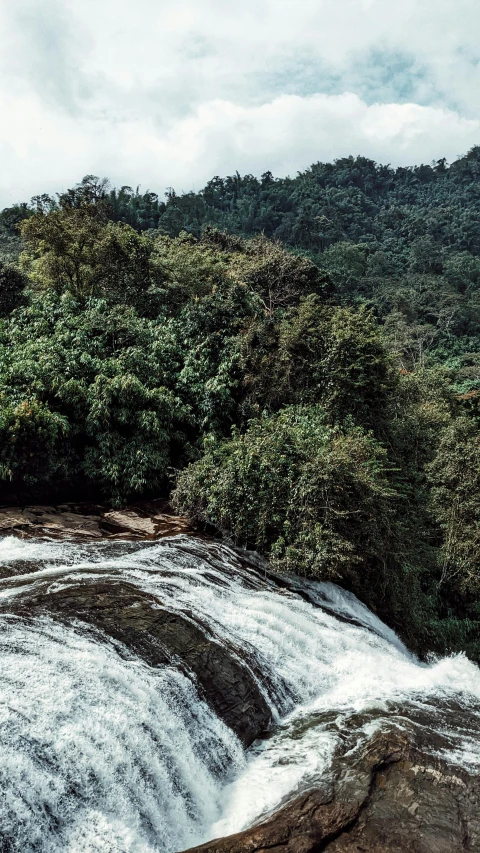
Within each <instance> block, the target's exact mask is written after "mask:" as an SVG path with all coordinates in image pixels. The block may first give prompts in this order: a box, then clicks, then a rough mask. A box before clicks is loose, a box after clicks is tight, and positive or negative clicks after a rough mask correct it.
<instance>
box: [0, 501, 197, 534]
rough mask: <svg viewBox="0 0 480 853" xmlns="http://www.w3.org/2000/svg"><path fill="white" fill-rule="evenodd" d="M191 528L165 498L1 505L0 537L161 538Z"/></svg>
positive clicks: (185, 531)
mask: <svg viewBox="0 0 480 853" xmlns="http://www.w3.org/2000/svg"><path fill="white" fill-rule="evenodd" d="M190 530H191V528H190V525H189V523H188V521H187V520H186V519H185V518H181V517H179V516H176V515H174V514H173V513H172V511H171V509H170V507H169V506H168V504H167V503H166V502H165V501H150V502H142V503H139V504H136V505H134V506H130V507H127V508H126V509H122V510H112V509H109V508H107V507H104V506H101V505H98V504H87V503H81V504H60V505H58V506H41V505H34V506H25V507H13V506H4V507H0V536H11V535H13V536H19V537H21V538H22V539H31V538H37V539H38V538H40V539H74V540H77V541H83V542H88V541H96V540H100V539H129V540H139V539H160V538H161V537H162V536H173V535H174V534H176V533H188V532H189V531H190Z"/></svg>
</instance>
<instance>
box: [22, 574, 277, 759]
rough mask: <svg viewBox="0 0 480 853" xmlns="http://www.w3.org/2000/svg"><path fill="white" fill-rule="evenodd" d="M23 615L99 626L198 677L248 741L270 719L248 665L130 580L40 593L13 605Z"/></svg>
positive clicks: (150, 657) (156, 660)
mask: <svg viewBox="0 0 480 853" xmlns="http://www.w3.org/2000/svg"><path fill="white" fill-rule="evenodd" d="M9 612H10V613H16V614H18V615H22V616H23V617H24V618H31V617H35V616H37V615H40V614H43V615H45V614H47V615H49V616H53V617H55V618H60V619H62V621H65V623H66V624H71V623H72V620H78V619H79V620H81V621H83V622H85V623H87V624H88V625H89V626H93V627H95V628H98V629H100V630H101V631H102V632H104V633H105V634H107V635H108V636H109V637H111V638H113V639H114V640H117V641H120V642H121V643H122V644H123V645H124V646H126V647H127V649H129V650H130V651H132V652H134V653H135V654H136V655H138V656H140V657H141V658H142V659H143V660H144V661H145V662H146V663H148V664H150V665H151V666H160V665H165V664H172V665H174V666H175V667H177V668H179V669H183V670H184V671H185V672H186V673H187V674H188V675H190V676H192V675H193V677H194V678H195V680H196V683H197V685H198V688H199V692H200V694H201V695H202V696H203V697H204V698H205V699H206V701H207V702H208V703H209V705H210V706H211V707H212V708H213V709H214V710H215V712H216V713H217V714H218V716H219V717H220V718H221V719H222V720H223V721H224V722H225V723H226V724H227V725H228V726H230V728H232V729H233V731H234V732H235V733H236V734H237V735H238V737H239V738H240V740H241V741H242V743H243V744H245V745H249V744H250V743H252V741H253V740H255V738H256V737H258V736H259V734H260V733H261V732H262V731H264V730H265V729H266V728H267V727H268V726H269V724H270V722H271V713H270V709H269V707H268V705H267V703H266V701H265V699H264V697H263V695H262V693H261V691H260V689H259V687H258V685H257V682H256V680H255V678H254V676H253V674H252V672H251V670H250V668H249V666H248V665H247V663H246V662H245V661H244V660H242V659H241V657H239V656H238V654H237V653H236V651H235V650H233V649H229V648H228V647H227V646H225V644H224V643H220V642H217V640H216V639H215V637H213V636H212V635H211V633H210V632H209V631H208V629H207V628H206V627H205V626H203V625H199V624H198V623H196V622H194V621H193V619H192V618H191V616H190V614H188V613H185V612H172V611H171V610H168V609H166V608H165V607H163V606H162V602H161V600H160V599H159V598H156V597H155V596H153V595H151V594H148V593H144V592H142V591H141V590H138V589H137V588H136V587H135V586H133V585H132V584H129V583H126V582H112V581H111V580H109V581H108V582H93V583H91V582H90V583H85V584H79V585H76V586H69V587H68V588H63V589H58V590H50V591H47V592H41V593H39V594H37V595H33V596H29V598H28V601H21V600H20V601H17V603H16V604H13V605H12V606H9Z"/></svg>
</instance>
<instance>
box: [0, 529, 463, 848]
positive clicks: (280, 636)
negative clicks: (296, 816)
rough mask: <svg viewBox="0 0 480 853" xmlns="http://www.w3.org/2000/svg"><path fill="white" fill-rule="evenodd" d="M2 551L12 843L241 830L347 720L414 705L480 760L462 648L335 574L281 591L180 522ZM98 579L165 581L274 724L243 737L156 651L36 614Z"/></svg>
mask: <svg viewBox="0 0 480 853" xmlns="http://www.w3.org/2000/svg"><path fill="white" fill-rule="evenodd" d="M0 566H2V567H3V569H2V572H3V574H4V575H8V576H7V577H4V578H3V580H0V791H1V797H0V850H1V851H2V853H3V851H5V853H7V851H8V853H17V852H18V853H20V851H21V853H80V851H82V853H99V851H102V853H160V851H162V853H163V851H166V853H169V851H175V850H181V849H182V848H185V847H188V846H190V845H194V844H198V843H201V842H203V841H206V840H208V839H210V838H213V837H216V836H219V835H226V834H228V833H231V832H235V831H238V830H240V829H243V828H245V827H246V826H249V825H251V824H252V823H254V822H255V821H256V820H258V818H259V817H261V816H262V815H264V814H266V813H268V812H269V811H271V810H273V809H274V808H275V807H277V806H278V805H279V804H280V803H282V802H284V801H285V800H287V799H288V798H289V797H292V796H293V795H295V794H296V793H297V792H298V791H301V790H304V789H306V788H308V787H310V786H313V785H315V784H318V783H319V781H321V779H322V777H323V776H324V775H325V774H327V773H328V768H329V765H330V762H331V760H332V756H333V754H334V751H335V749H336V747H337V745H338V743H339V740H340V739H341V738H342V736H343V732H344V730H345V729H346V728H348V729H349V730H350V731H351V730H352V727H353V728H354V729H355V732H356V736H357V737H358V738H361V737H362V736H364V737H366V736H367V734H368V732H369V731H371V730H372V727H378V726H382V725H383V724H384V723H385V721H386V720H388V721H389V722H390V723H391V722H392V721H393V722H394V723H395V724H398V725H401V724H402V719H403V720H404V719H405V717H408V716H412V715H414V714H415V713H417V714H422V713H423V715H424V717H425V718H426V719H428V720H429V723H428V724H429V725H432V727H434V728H436V729H437V730H438V729H441V730H442V731H443V733H444V735H445V738H446V739H447V741H448V744H449V757H450V760H451V761H457V762H459V763H470V764H472V763H473V764H475V763H478V765H480V742H479V739H478V729H477V732H475V731H474V730H471V729H469V727H468V725H466V724H464V723H460V722H459V718H458V715H456V714H455V711H454V710H449V709H450V708H451V707H452V708H453V707H454V708H457V709H458V708H463V709H465V711H466V712H468V715H469V717H468V718H469V719H471V720H474V721H476V723H478V726H480V671H479V670H478V668H477V667H476V666H474V665H473V664H472V663H470V662H469V661H468V660H467V659H466V658H465V657H464V656H462V655H457V656H453V657H450V658H445V659H443V660H438V661H434V662H431V663H429V664H428V665H427V664H423V663H420V662H419V661H417V660H416V659H415V658H414V657H413V656H412V655H411V654H409V652H408V651H407V650H406V649H405V647H404V646H403V645H402V643H401V642H400V641H399V640H398V638H397V637H396V636H395V635H394V634H393V633H392V632H391V631H390V630H389V629H388V628H387V627H386V626H385V625H383V624H382V623H381V622H380V621H379V620H378V619H376V617H375V616H373V614H371V613H370V612H369V611H368V610H367V609H366V608H365V607H364V606H363V605H362V604H361V603H360V602H359V601H357V599H355V597H354V596H352V595H351V594H349V593H346V592H343V591H342V590H340V589H339V588H337V587H335V586H333V585H332V584H320V583H311V582H310V583H303V582H298V589H299V591H300V590H301V591H302V594H303V597H300V596H299V595H297V594H296V593H295V585H296V582H295V581H293V582H292V585H291V588H290V589H289V590H287V589H284V588H281V587H279V586H278V585H277V584H276V583H275V580H274V579H272V578H270V577H267V576H263V575H262V572H261V571H255V570H254V569H252V568H249V567H248V566H246V565H245V564H244V563H243V562H242V561H241V560H240V559H239V558H238V556H237V555H236V554H235V553H234V552H232V551H231V550H230V549H228V548H227V547H224V546H221V545H219V544H216V543H202V542H200V541H198V540H196V539H192V538H189V537H186V536H178V537H173V538H171V539H168V540H163V541H162V542H160V543H149V544H148V545H146V544H145V543H143V544H142V545H139V544H132V543H120V542H118V541H117V542H115V543H111V542H106V543H101V544H95V545H93V544H89V545H83V546H79V545H75V544H72V543H45V542H38V543H35V542H31V541H30V542H22V541H20V540H16V539H12V538H6V539H3V540H2V541H1V542H0ZM99 578H100V579H101V580H102V581H103V582H116V581H118V580H121V581H123V582H127V583H128V584H130V585H133V586H134V587H135V588H137V589H138V590H141V591H142V593H145V594H149V595H152V596H156V597H157V599H158V597H159V596H160V597H161V602H162V606H163V607H165V608H168V610H169V611H171V612H178V613H183V614H188V618H189V619H191V620H193V621H195V623H197V624H199V625H202V626H203V627H204V629H205V630H206V631H208V633H209V635H210V636H212V637H214V638H215V641H216V642H218V643H222V644H223V645H225V646H228V649H229V650H230V653H231V654H232V655H234V656H235V655H237V656H238V657H241V658H242V659H243V661H246V665H247V666H248V667H249V670H250V672H251V673H252V675H253V677H254V678H255V679H256V680H257V682H258V684H259V688H260V689H261V691H262V692H263V694H264V696H265V697H266V698H267V701H268V704H269V706H270V708H271V710H272V719H273V721H274V723H275V724H274V726H273V728H272V730H271V732H270V733H269V734H268V736H266V737H265V738H264V739H261V740H259V741H257V742H256V743H255V744H253V746H252V747H250V748H249V749H248V750H246V751H244V750H243V749H242V747H241V745H240V742H239V740H238V739H237V737H236V736H235V735H234V734H233V733H232V731H231V730H230V729H229V728H228V727H227V726H226V725H225V723H224V722H222V721H221V720H220V719H219V718H218V716H217V715H216V714H215V713H214V711H213V710H212V709H211V708H210V707H209V705H208V704H207V703H206V702H205V701H204V700H203V699H202V698H201V697H200V695H199V691H198V685H197V683H196V681H195V679H194V678H193V677H191V675H190V674H189V672H188V671H184V670H183V669H182V668H180V669H177V668H175V667H174V666H173V665H169V666H166V665H165V666H159V667H153V666H149V665H148V664H147V663H145V662H144V661H143V660H142V659H140V658H139V657H138V656H137V655H136V654H134V653H133V652H132V651H130V650H129V649H127V648H126V647H125V646H124V645H122V643H121V642H118V641H114V640H112V639H111V638H109V637H107V636H106V635H103V634H102V633H101V631H99V630H98V629H96V628H94V627H92V626H89V625H87V624H85V623H84V622H83V621H80V620H79V619H77V618H76V617H75V614H72V616H71V619H70V620H69V622H68V624H67V623H66V622H65V619H63V620H62V621H59V620H57V619H55V618H52V616H48V615H45V614H38V613H36V612H32V613H31V614H30V613H29V611H28V602H29V601H30V600H33V598H34V597H35V596H38V594H39V593H41V592H58V591H61V590H63V589H68V588H70V587H72V586H75V585H78V584H82V585H83V586H84V587H85V588H88V585H89V584H92V583H93V582H96V581H98V579H99ZM305 595H307V596H308V598H309V599H310V600H309V601H308V600H305ZM157 599H156V600H157ZM19 602H21V603H22V608H21V609H20V610H19V609H18V607H17V605H18V603H19Z"/></svg>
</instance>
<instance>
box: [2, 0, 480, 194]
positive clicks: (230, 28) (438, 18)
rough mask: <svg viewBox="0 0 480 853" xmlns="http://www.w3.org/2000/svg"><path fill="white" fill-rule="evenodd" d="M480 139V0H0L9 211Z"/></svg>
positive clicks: (427, 151) (427, 154)
mask: <svg viewBox="0 0 480 853" xmlns="http://www.w3.org/2000/svg"><path fill="white" fill-rule="evenodd" d="M477 143H480V2H479V0H235V2H233V0H0V209H1V208H2V207H4V206H5V205H7V204H10V203H12V202H15V201H20V200H27V199H29V198H30V196H32V195H33V194H35V193H40V192H45V191H47V192H54V191H55V190H61V189H64V188H66V187H68V186H72V185H73V184H75V183H76V182H77V181H78V180H80V179H81V178H82V176H83V175H85V174H87V173H91V174H96V175H99V176H102V177H103V176H105V175H106V176H108V177H110V179H111V180H112V181H113V182H114V183H115V184H117V185H121V184H130V185H137V184H141V185H142V188H143V189H145V190H146V189H152V190H155V191H157V192H159V193H163V192H164V190H165V188H166V187H167V186H173V187H174V188H175V189H176V190H177V191H179V192H180V191H183V190H187V191H188V190H191V189H196V190H198V189H200V188H201V187H202V186H203V185H204V184H205V183H206V181H207V180H209V179H210V178H211V177H213V176H214V175H227V174H231V173H233V172H234V171H235V170H236V169H238V171H239V172H241V173H242V174H243V173H246V172H251V173H253V174H256V175H260V174H261V173H262V172H264V171H266V170H267V169H270V170H271V171H272V172H273V173H274V174H275V175H278V176H283V175H287V174H290V175H295V174H296V172H297V171H298V170H301V169H304V168H306V167H307V166H309V165H310V164H311V163H313V162H315V161H318V160H332V159H334V158H335V157H341V156H344V155H348V154H353V155H356V154H364V155H367V156H370V157H373V158H374V159H376V160H378V161H380V162H384V163H391V164H393V165H398V164H405V165H406V164H413V163H418V162H431V161H432V160H437V159H439V158H440V157H446V158H447V159H448V160H449V161H450V162H451V161H452V160H454V159H455V158H456V157H457V156H459V155H461V154H463V153H465V152H466V151H467V150H468V149H469V148H470V147H471V146H472V145H474V144H477Z"/></svg>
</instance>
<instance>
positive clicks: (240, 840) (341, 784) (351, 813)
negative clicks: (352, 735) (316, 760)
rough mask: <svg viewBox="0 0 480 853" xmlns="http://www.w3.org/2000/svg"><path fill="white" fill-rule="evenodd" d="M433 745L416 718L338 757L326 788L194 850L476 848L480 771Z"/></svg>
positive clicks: (432, 851)
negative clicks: (451, 760) (469, 769)
mask: <svg viewBox="0 0 480 853" xmlns="http://www.w3.org/2000/svg"><path fill="white" fill-rule="evenodd" d="M440 740H441V739H440V738H439V741H440ZM432 746H434V745H433V744H432V742H431V737H430V736H429V739H428V742H422V735H421V734H420V733H419V730H418V728H417V727H415V726H414V725H413V724H412V725H408V724H406V726H405V728H404V729H403V730H399V729H392V730H391V731H387V732H385V731H384V732H377V733H376V734H375V735H373V736H372V737H371V739H370V740H369V741H368V742H367V743H366V744H364V745H363V746H362V747H361V748H360V749H357V751H356V755H355V754H354V755H352V752H351V751H349V753H348V756H346V755H345V754H344V756H343V757H340V758H337V759H336V760H335V761H334V765H333V774H332V778H331V779H330V780H329V782H328V783H326V785H325V787H324V788H323V789H322V790H313V791H309V792H307V793H305V794H303V795H301V796H299V797H298V798H297V799H295V800H294V801H293V802H291V803H290V804H289V805H287V806H285V807H284V808H282V809H280V810H279V811H278V812H277V813H276V814H274V815H273V817H270V818H268V819H267V820H265V821H263V822H262V823H260V824H258V825H256V826H254V827H253V828H251V829H248V830H246V831H245V832H240V833H238V834H236V835H232V836H229V837H228V838H221V839H217V840H215V841H210V842H209V843H207V844H204V845H202V846H201V847H195V848H191V850H190V851H188V853H265V851H267V850H268V851H270V853H272V851H278V853H320V851H327V853H466V851H469V853H470V851H471V853H473V851H476V852H477V853H478V851H479V850H480V808H479V806H480V777H479V776H478V774H476V773H474V772H472V773H471V774H470V773H469V772H467V771H466V770H463V769H459V768H458V767H453V766H450V765H449V764H448V762H447V761H446V760H444V759H442V758H439V757H434V751H433V752H432ZM438 746H441V744H440V742H439V744H438Z"/></svg>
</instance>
